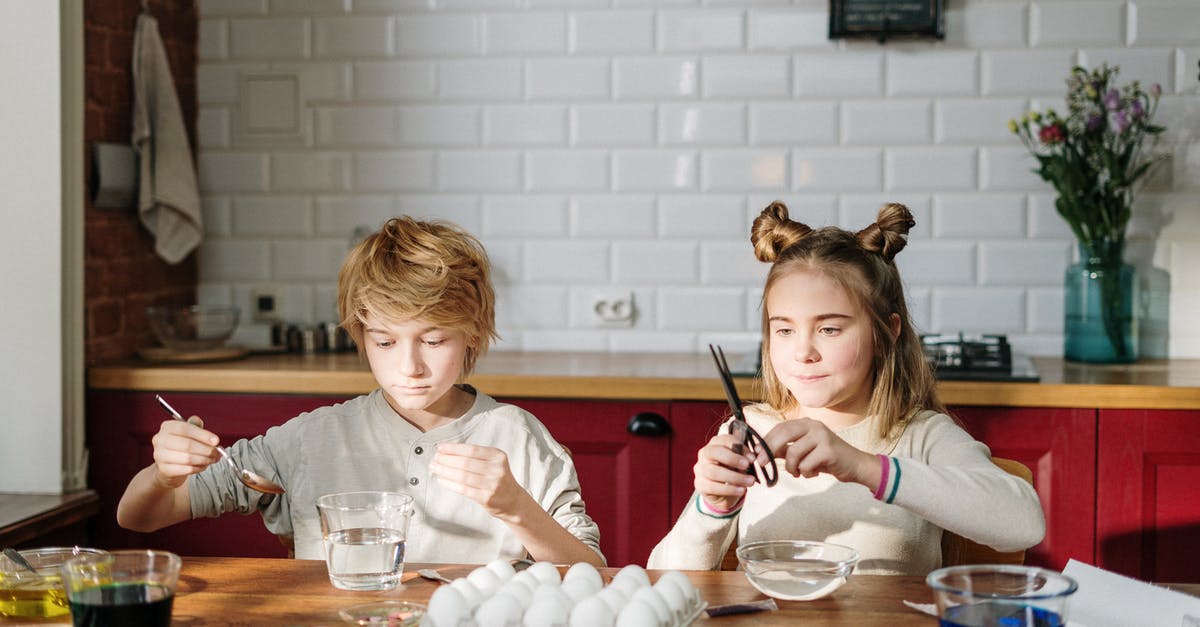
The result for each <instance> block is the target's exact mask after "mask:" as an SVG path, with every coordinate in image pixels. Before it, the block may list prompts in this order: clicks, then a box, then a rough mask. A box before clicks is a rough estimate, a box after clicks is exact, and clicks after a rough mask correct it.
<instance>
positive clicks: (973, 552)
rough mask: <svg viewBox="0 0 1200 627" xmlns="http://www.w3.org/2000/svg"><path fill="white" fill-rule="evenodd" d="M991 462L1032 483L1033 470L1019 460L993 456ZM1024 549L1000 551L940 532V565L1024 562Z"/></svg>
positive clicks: (946, 532)
mask: <svg viewBox="0 0 1200 627" xmlns="http://www.w3.org/2000/svg"><path fill="white" fill-rule="evenodd" d="M992 463H993V464H996V465H997V466H999V467H1000V468H1002V469H1004V471H1005V472H1007V473H1008V474H1010V475H1016V476H1018V477H1020V478H1022V479H1024V480H1025V481H1027V482H1029V484H1030V485H1032V484H1033V472H1032V471H1030V470H1029V468H1028V467H1027V466H1026V465H1025V464H1022V463H1021V462H1019V461H1016V460H1013V459H1004V458H1002V457H993V458H992ZM1024 563H1025V551H1010V552H1008V553H1001V552H1000V551H997V550H995V549H993V548H991V547H989V546H986V545H983V544H979V543H978V542H972V541H970V540H968V539H966V538H964V537H962V536H960V535H958V534H955V533H950V532H949V531H943V532H942V566H959V565H962V564H1024Z"/></svg>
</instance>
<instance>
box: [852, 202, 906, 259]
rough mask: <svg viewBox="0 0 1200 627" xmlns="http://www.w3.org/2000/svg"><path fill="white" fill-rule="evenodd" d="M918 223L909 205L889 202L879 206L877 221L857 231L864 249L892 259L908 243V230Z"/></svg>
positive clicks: (860, 244) (859, 242) (859, 241)
mask: <svg viewBox="0 0 1200 627" xmlns="http://www.w3.org/2000/svg"><path fill="white" fill-rule="evenodd" d="M914 225H916V221H915V220H913V216H912V213H911V212H909V210H908V207H905V206H904V205H902V204H900V203H896V202H889V203H887V204H886V205H884V206H882V207H880V208H879V215H878V216H876V217H875V223H874V224H872V225H870V226H868V227H867V228H865V229H863V230H861V231H859V232H858V233H855V237H857V238H858V245H859V246H862V247H863V250H866V251H868V252H872V253H878V254H879V255H882V256H883V258H884V259H887V260H888V261H891V260H892V259H893V258H895V256H896V253H898V252H900V251H902V250H904V246H905V245H906V244H908V231H909V229H911V228H913V226H914Z"/></svg>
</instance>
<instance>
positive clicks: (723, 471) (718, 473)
mask: <svg viewBox="0 0 1200 627" xmlns="http://www.w3.org/2000/svg"><path fill="white" fill-rule="evenodd" d="M741 445H742V441H741V439H739V438H737V437H735V436H733V435H731V434H729V433H721V434H719V435H716V436H713V439H711V440H709V441H708V444H706V445H705V446H704V448H702V449H700V452H699V453H697V454H696V465H695V466H693V467H692V472H693V473H694V474H695V476H696V480H695V486H696V492H699V493H700V498H702V499H704V501H705V502H706V503H707V504H708V505H709V506H711V507H712V508H713V509H717V510H731V509H733V508H734V507H735V506H736V505H737V504H738V502H739V501H741V500H742V497H744V496H745V495H746V488H749V487H750V486H752V485H754V475H748V474H746V469H747V468H749V467H750V464H751V463H753V461H754V459H753V458H752V457H751V456H750V454H749V452H746V453H735V452H733V450H734V447H735V446H741Z"/></svg>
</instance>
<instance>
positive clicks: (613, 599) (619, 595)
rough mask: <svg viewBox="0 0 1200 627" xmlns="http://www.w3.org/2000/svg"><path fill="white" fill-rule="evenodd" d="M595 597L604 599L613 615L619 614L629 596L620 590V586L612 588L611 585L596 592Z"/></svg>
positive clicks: (627, 601)
mask: <svg viewBox="0 0 1200 627" xmlns="http://www.w3.org/2000/svg"><path fill="white" fill-rule="evenodd" d="M596 598H597V599H600V600H601V601H604V603H605V605H608V607H609V609H611V610H612V611H613V614H614V615H616V614H620V613H621V610H622V609H623V608H624V607H625V605H626V604H628V603H629V596H628V595H626V594H625V593H624V592H622V591H621V589H620V588H614V587H613V586H609V587H607V588H605V589H603V590H601V591H600V592H597V593H596Z"/></svg>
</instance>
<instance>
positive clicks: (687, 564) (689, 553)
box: [649, 202, 1045, 575]
mask: <svg viewBox="0 0 1200 627" xmlns="http://www.w3.org/2000/svg"><path fill="white" fill-rule="evenodd" d="M914 224H915V222H914V221H913V218H912V214H911V213H909V211H908V209H907V208H906V207H905V206H904V205H900V204H894V203H893V204H888V205H885V206H884V207H883V208H882V209H880V211H879V215H878V218H877V220H876V222H875V223H874V224H872V225H870V226H868V227H867V228H865V229H863V230H861V231H859V232H858V233H851V232H849V231H845V230H843V229H840V228H836V227H825V228H821V229H816V230H814V229H811V228H809V227H808V226H806V225H804V224H801V223H799V222H795V221H792V220H790V219H789V218H788V212H787V207H785V206H784V205H783V204H782V203H779V202H776V203H773V204H771V205H770V206H769V207H767V208H766V209H764V210H763V212H762V213H761V214H760V215H759V216H758V218H757V219H755V221H754V226H753V227H752V229H751V234H750V241H751V242H752V243H753V245H754V252H755V255H756V256H757V257H758V259H759V260H760V261H764V262H768V263H771V264H772V266H771V270H770V272H769V274H768V275H767V282H766V286H765V288H764V290H763V306H762V310H763V347H762V350H763V360H762V361H763V375H762V378H763V381H762V384H763V388H764V402H762V403H760V404H757V405H752V406H750V407H747V408H746V409H745V414H746V419H747V421H748V422H749V423H750V426H752V427H753V428H754V429H755V430H757V431H758V432H759V433H761V434H764V439H765V440H766V442H767V444H768V445H769V446H770V447H771V450H772V451H774V453H775V456H776V458H777V462H778V463H779V464H781V465H782V470H783V471H784V472H781V473H780V477H779V482H778V483H777V484H776V485H775V486H773V487H770V488H768V487H766V486H765V485H762V484H757V485H756V481H755V478H754V476H753V475H752V474H746V473H745V470H746V469H747V468H749V467H750V465H751V464H753V463H762V462H764V461H765V459H764V458H763V457H759V458H758V460H756V459H755V458H754V457H753V456H752V454H751V453H749V452H746V453H745V454H739V453H735V452H734V450H735V449H734V446H735V445H736V444H738V441H737V439H736V438H735V437H734V436H732V435H729V434H728V433H727V431H728V429H727V428H725V427H724V426H723V428H722V429H721V431H720V434H719V435H717V436H715V437H713V438H712V439H711V440H709V442H708V444H707V445H706V446H705V447H704V448H702V449H701V450H700V452H699V454H698V455H697V461H696V465H695V467H694V472H695V486H696V494H695V495H694V497H693V499H692V501H691V502H690V503H689V505H688V507H687V508H686V509H685V510H684V512H683V515H682V516H680V518H679V520H678V521H677V522H676V524H675V527H674V528H673V529H672V530H671V532H670V533H668V534H667V536H666V537H665V538H664V539H663V540H662V541H661V542H660V543H659V544H658V546H657V547H655V549H654V551H653V552H652V553H651V555H650V561H649V566H650V567H651V568H674V569H714V568H717V567H718V566H719V565H720V562H721V558H722V556H723V555H724V554H725V552H726V550H727V549H728V547H729V545H730V543H731V542H732V541H733V538H734V536H735V534H736V536H737V537H738V538H739V541H741V542H753V541H756V540H767V539H796V540H823V541H828V542H833V543H836V544H844V545H847V546H850V547H853V548H854V549H855V550H857V551H858V553H859V557H860V561H859V566H858V568H859V570H860V572H867V573H876V574H919V575H924V574H926V573H928V572H929V571H931V570H933V569H936V568H938V567H940V566H941V545H940V540H941V535H942V530H943V529H945V530H949V531H952V532H954V533H957V534H959V535H961V536H964V537H966V538H969V539H971V540H974V541H976V542H980V543H983V544H987V545H988V546H991V547H992V548H995V549H997V550H1000V551H1015V550H1020V549H1024V548H1027V547H1030V546H1032V545H1034V544H1036V543H1038V542H1039V541H1041V539H1042V536H1043V534H1044V533H1045V521H1044V519H1043V516H1042V510H1041V506H1040V504H1039V503H1038V499H1037V494H1036V493H1035V492H1034V491H1033V488H1032V487H1031V486H1030V485H1029V484H1028V483H1026V482H1025V481H1023V480H1021V479H1020V478H1017V477H1014V476H1012V475H1009V474H1007V473H1006V472H1004V471H1003V470H1001V469H1000V468H998V467H997V466H996V465H995V464H993V463H992V462H991V459H990V452H989V451H988V448H987V447H986V446H985V445H983V444H982V443H980V442H977V441H975V440H974V439H972V438H971V436H970V435H968V434H967V433H966V432H965V431H963V430H962V429H961V428H960V427H959V426H958V425H957V424H956V423H955V421H954V419H952V418H951V417H949V416H948V415H946V409H945V408H944V407H943V406H942V404H941V402H940V401H939V400H938V398H937V391H936V387H935V381H934V378H933V373H932V371H931V370H930V368H929V366H928V365H927V363H926V362H925V359H924V355H923V351H922V347H921V342H920V338H919V337H918V335H917V333H916V331H915V330H914V328H913V325H912V322H911V321H910V320H909V316H908V309H907V307H906V306H905V300H904V289H903V287H902V285H901V282H900V275H899V273H898V272H897V270H896V265H895V263H894V261H893V258H894V257H895V256H896V253H899V252H900V251H901V250H903V249H904V246H905V244H906V243H907V242H906V236H907V235H908V231H909V229H911V228H912V226H913V225H914Z"/></svg>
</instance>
